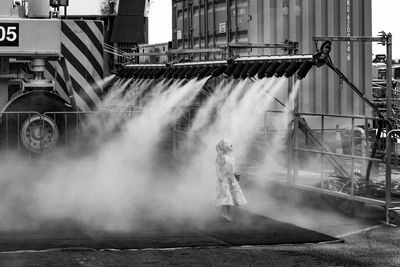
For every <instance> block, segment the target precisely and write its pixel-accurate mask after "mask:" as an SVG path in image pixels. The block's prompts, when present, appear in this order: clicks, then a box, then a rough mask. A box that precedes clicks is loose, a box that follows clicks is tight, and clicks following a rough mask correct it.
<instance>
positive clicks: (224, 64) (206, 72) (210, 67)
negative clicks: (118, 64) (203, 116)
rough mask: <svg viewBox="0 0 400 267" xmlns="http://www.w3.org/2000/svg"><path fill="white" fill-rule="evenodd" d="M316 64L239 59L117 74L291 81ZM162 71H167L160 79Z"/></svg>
mask: <svg viewBox="0 0 400 267" xmlns="http://www.w3.org/2000/svg"><path fill="white" fill-rule="evenodd" d="M314 64H315V63H314V62H313V56H312V55H282V56H257V57H237V58H232V59H230V60H219V61H201V62H183V63H174V62H171V63H170V64H130V65H125V66H124V68H123V69H122V70H121V71H120V72H119V73H118V75H119V76H120V77H123V78H128V77H131V78H155V77H156V78H160V77H161V76H163V77H164V78H168V79H170V78H175V79H176V78H186V79H191V78H194V77H198V78H202V77H206V76H213V77H217V76H219V75H222V74H223V75H224V77H225V78H228V77H231V76H232V77H233V78H234V79H239V78H242V79H245V78H252V77H254V76H255V75H257V76H258V78H259V79H262V78H264V77H266V78H270V77H273V76H276V77H282V76H285V77H287V78H289V77H291V76H293V75H294V74H296V72H297V78H298V79H303V78H304V77H305V76H306V75H307V74H308V72H309V71H310V69H311V68H312V66H313V65H314ZM160 68H161V69H164V72H163V74H162V75H161V76H160V73H161V71H160V70H159V69H160ZM156 74H157V75H156Z"/></svg>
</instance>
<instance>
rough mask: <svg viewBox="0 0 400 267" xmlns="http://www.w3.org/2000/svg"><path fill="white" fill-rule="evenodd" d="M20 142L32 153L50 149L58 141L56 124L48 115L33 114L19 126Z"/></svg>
mask: <svg viewBox="0 0 400 267" xmlns="http://www.w3.org/2000/svg"><path fill="white" fill-rule="evenodd" d="M20 136H21V141H22V144H23V145H24V146H25V147H26V148H27V149H28V150H29V151H32V152H34V153H42V152H46V151H48V150H50V149H51V148H52V147H54V145H55V144H56V143H57V141H58V137H59V132H58V127H57V124H56V123H55V122H54V121H53V120H52V119H51V118H49V117H48V116H40V115H34V116H32V117H30V118H28V119H27V120H26V121H25V122H24V123H23V124H22V127H21V134H20Z"/></svg>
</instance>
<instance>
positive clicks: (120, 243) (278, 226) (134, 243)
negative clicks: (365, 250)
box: [0, 209, 336, 251]
mask: <svg viewBox="0 0 400 267" xmlns="http://www.w3.org/2000/svg"><path fill="white" fill-rule="evenodd" d="M233 217H234V219H235V221H234V222H227V221H225V220H223V219H222V218H220V217H218V215H217V213H216V214H215V219H213V220H210V221H207V222H206V223H205V224H202V226H198V225H195V224H194V223H188V222H187V221H186V222H185V223H182V224H178V223H177V224H165V223H164V224H153V225H150V224H147V226H146V228H145V229H141V230H140V232H133V233H111V232H88V231H86V230H85V228H84V227H80V226H79V225H77V224H75V223H73V222H65V221H63V222H55V221H53V222H47V223H46V224H43V225H42V226H41V227H40V228H38V229H36V230H32V231H23V232H21V231H20V232H0V251H20V250H48V249H62V248H88V249H144V248H175V247H207V246H239V245H272V244H299V243H315V242H325V241H333V240H336V239H335V238H334V237H331V236H328V235H325V234H321V233H318V232H315V231H310V230H307V229H304V228H301V227H298V226H295V225H293V224H288V223H283V222H279V221H276V220H273V219H270V218H267V217H264V216H261V215H258V214H255V213H252V212H249V211H246V210H242V209H236V210H235V211H234V213H233Z"/></svg>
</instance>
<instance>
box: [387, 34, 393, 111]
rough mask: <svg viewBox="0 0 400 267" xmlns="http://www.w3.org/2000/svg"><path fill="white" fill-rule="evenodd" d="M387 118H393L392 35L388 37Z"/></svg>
mask: <svg viewBox="0 0 400 267" xmlns="http://www.w3.org/2000/svg"><path fill="white" fill-rule="evenodd" d="M386 57H387V64H386V116H387V118H388V119H391V118H392V115H393V114H392V87H393V82H392V34H391V33H388V35H387V36H386Z"/></svg>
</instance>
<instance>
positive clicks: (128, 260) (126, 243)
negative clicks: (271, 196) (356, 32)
mask: <svg viewBox="0 0 400 267" xmlns="http://www.w3.org/2000/svg"><path fill="white" fill-rule="evenodd" d="M258 204H259V205H258V206H257V207H253V206H251V205H249V206H248V207H247V209H251V210H253V211H255V212H256V213H258V214H263V215H265V216H261V215H256V214H253V213H248V212H247V211H240V212H238V213H236V214H234V216H235V218H236V222H235V223H234V224H229V223H228V224H227V223H226V222H223V221H220V220H217V221H213V222H211V224H208V225H203V227H202V228H196V227H193V225H189V226H188V225H185V227H181V228H180V230H179V231H178V232H171V231H165V230H166V229H163V228H162V227H161V228H157V227H153V228H151V227H149V230H148V231H147V232H142V233H141V234H139V235H131V236H129V235H128V236H126V235H125V236H118V235H115V234H114V235H110V234H103V235H95V236H93V235H89V237H88V236H85V233H84V232H83V231H82V229H80V228H79V227H77V226H73V224H70V226H69V227H67V228H65V227H64V228H62V229H63V230H62V231H58V230H59V229H61V228H57V227H55V226H54V224H53V226H51V225H48V226H46V227H45V228H44V229H42V230H41V231H42V232H40V231H39V232H36V234H34V233H30V234H27V233H25V234H21V233H19V234H18V233H14V234H10V233H8V234H3V235H1V234H0V250H2V251H3V252H0V266H11V267H14V266H142V265H149V266H169V265H178V266H400V228H397V227H390V226H384V225H383V224H381V221H382V219H383V218H382V215H383V210H381V209H377V208H375V207H364V208H363V209H360V210H358V211H357V213H356V214H355V215H354V216H353V215H352V216H350V215H347V214H344V213H343V212H341V211H339V210H337V209H335V208H334V207H332V206H331V205H320V206H318V207H309V206H307V205H292V204H288V203H286V202H276V201H272V202H268V200H267V199H266V202H265V203H258ZM260 207H261V208H260ZM271 218H272V219H271ZM277 220H278V221H277ZM279 221H281V222H279ZM282 221H283V222H288V223H282ZM71 225H72V226H71ZM295 225H296V226H295ZM298 226H300V227H298ZM305 228H308V229H310V230H307V229H305ZM155 229H156V230H157V229H158V231H159V232H158V234H156V235H154V233H155V232H154V230H155ZM167 229H168V228H167ZM160 230H162V231H161V232H160ZM70 231H73V232H74V234H75V236H74V237H75V238H67V237H68V236H69V237H71V232H70ZM152 231H153V232H152ZM156 232H157V231H156ZM43 233H47V236H46V238H44V239H40V238H38V237H40V236H42V235H43ZM55 233H56V234H55ZM160 233H162V234H160ZM321 233H323V234H321ZM97 234H98V233H97ZM235 234H236V236H235ZM52 235H53V236H52ZM100 237H101V238H100ZM332 237H336V238H332ZM239 241H240V242H239ZM325 241H329V242H328V243H326V242H325ZM7 242H9V243H7ZM57 242H59V243H57ZM85 242H86V243H85ZM91 242H92V243H91ZM146 242H147V243H146ZM148 242H150V243H148ZM309 242H315V243H312V244H311V243H309ZM318 242H323V243H318ZM277 243H280V244H281V245H276V244H277ZM285 243H288V244H286V245H285ZM293 243H298V244H293ZM157 244H158V245H157ZM246 244H247V245H246ZM249 244H251V246H248V245H249ZM266 244H267V245H266ZM81 245H82V246H81ZM83 246H84V247H85V248H82V247H83ZM175 246H176V247H178V248H176V247H175ZM67 247H74V248H67ZM155 247H156V248H155ZM157 247H158V248H157ZM104 248H107V249H104ZM110 248H112V249H110ZM116 248H119V249H121V250H118V249H116ZM128 248H136V249H128ZM143 248H145V249H143ZM20 249H34V250H35V251H10V250H20ZM38 249H42V250H40V251H38Z"/></svg>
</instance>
